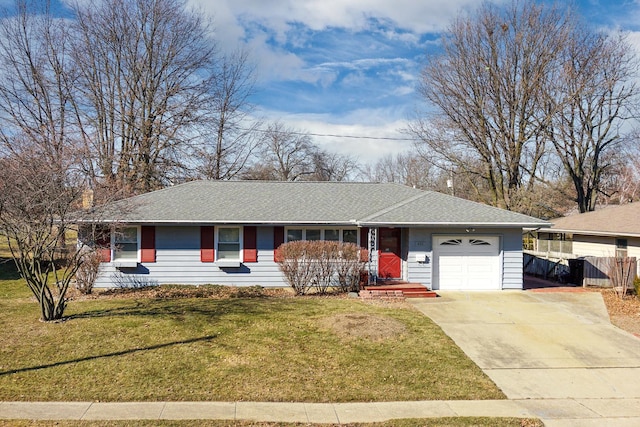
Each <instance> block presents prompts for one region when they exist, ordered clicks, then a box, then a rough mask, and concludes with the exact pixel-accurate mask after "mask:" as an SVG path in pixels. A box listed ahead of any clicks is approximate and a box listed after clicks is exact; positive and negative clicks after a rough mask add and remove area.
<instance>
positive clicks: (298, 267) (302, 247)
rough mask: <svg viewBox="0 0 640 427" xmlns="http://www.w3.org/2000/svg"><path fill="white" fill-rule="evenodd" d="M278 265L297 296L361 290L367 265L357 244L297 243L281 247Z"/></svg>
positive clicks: (328, 242)
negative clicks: (360, 282)
mask: <svg viewBox="0 0 640 427" xmlns="http://www.w3.org/2000/svg"><path fill="white" fill-rule="evenodd" d="M279 252H280V257H279V258H280V259H279V261H278V264H279V266H280V269H281V270H282V272H283V273H284V276H285V278H286V280H287V282H289V285H290V286H291V287H292V288H293V290H294V291H295V293H296V295H304V294H306V293H308V292H309V290H311V289H314V290H315V291H316V292H318V293H320V294H325V293H327V292H328V291H329V289H339V290H341V291H343V292H348V291H351V290H357V287H358V284H359V281H360V275H361V273H362V271H363V269H364V262H363V261H362V260H361V257H360V248H359V247H358V246H357V245H354V244H353V243H340V242H330V241H297V242H289V243H285V244H284V245H282V246H280V248H279Z"/></svg>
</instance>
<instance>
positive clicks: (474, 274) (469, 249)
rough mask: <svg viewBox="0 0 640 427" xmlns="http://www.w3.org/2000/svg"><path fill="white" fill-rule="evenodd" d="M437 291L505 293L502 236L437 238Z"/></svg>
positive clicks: (435, 242) (435, 253) (435, 254)
mask: <svg viewBox="0 0 640 427" xmlns="http://www.w3.org/2000/svg"><path fill="white" fill-rule="evenodd" d="M433 243H434V244H433V248H434V259H435V271H434V277H435V278H436V286H437V287H436V289H442V290H490V289H491V290H493V289H501V288H502V286H501V281H500V256H499V255H500V238H499V237H498V236H469V235H462V236H436V237H434V242H433Z"/></svg>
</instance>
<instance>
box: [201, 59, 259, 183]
mask: <svg viewBox="0 0 640 427" xmlns="http://www.w3.org/2000/svg"><path fill="white" fill-rule="evenodd" d="M214 75H215V79H214V83H215V85H214V87H213V90H212V93H211V94H210V96H209V101H208V103H207V105H206V116H205V117H204V120H203V121H202V124H201V125H200V126H199V128H200V130H199V133H200V134H201V135H202V137H201V138H198V139H197V140H196V143H198V144H199V147H198V148H197V149H196V153H197V158H198V159H200V161H199V162H198V163H199V165H198V170H199V175H200V176H202V177H204V178H207V179H232V178H234V177H236V176H237V175H238V174H239V173H241V172H242V171H243V170H244V169H245V167H246V166H247V164H248V162H249V160H250V158H251V156H252V155H253V154H254V151H255V149H256V148H257V146H258V145H259V143H260V137H259V132H258V128H259V126H260V125H261V123H260V122H259V121H255V120H251V118H250V117H249V113H250V111H251V108H250V107H251V106H250V104H249V97H250V96H251V95H253V93H254V89H255V76H254V69H253V67H252V66H251V65H250V64H249V59H248V56H247V52H244V51H238V52H235V53H233V54H231V55H225V56H223V57H222V59H221V60H220V63H219V64H218V66H217V67H216V72H215V73H214Z"/></svg>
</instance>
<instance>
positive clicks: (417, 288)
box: [360, 282, 438, 299]
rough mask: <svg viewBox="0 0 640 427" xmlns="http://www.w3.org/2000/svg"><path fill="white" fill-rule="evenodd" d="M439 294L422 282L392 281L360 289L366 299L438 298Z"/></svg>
mask: <svg viewBox="0 0 640 427" xmlns="http://www.w3.org/2000/svg"><path fill="white" fill-rule="evenodd" d="M437 296H438V295H437V294H436V293H435V292H434V291H431V290H429V289H428V288H427V287H426V286H424V285H422V284H420V283H407V282H391V283H382V284H380V285H371V286H365V287H364V289H363V290H361V291H360V298H364V299H376V298H379V299H398V298H436V297H437Z"/></svg>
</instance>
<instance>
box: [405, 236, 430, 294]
mask: <svg viewBox="0 0 640 427" xmlns="http://www.w3.org/2000/svg"><path fill="white" fill-rule="evenodd" d="M422 254H424V255H425V256H426V257H427V258H426V262H418V261H416V257H417V256H418V255H422ZM432 260H433V257H432V248H431V232H430V231H429V230H428V229H426V228H412V229H410V230H409V250H408V251H407V280H408V281H409V282H414V283H422V284H423V285H425V286H427V287H429V288H431V285H432V280H431V277H432Z"/></svg>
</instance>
